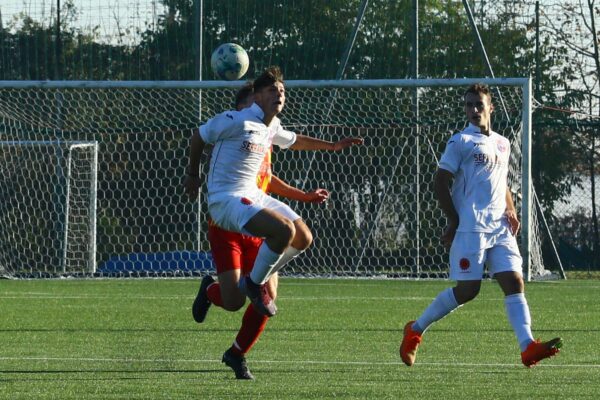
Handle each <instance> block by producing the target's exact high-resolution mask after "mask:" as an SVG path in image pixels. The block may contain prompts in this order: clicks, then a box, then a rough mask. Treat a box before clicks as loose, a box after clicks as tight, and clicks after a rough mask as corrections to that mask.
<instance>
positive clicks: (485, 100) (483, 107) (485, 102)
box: [464, 83, 494, 132]
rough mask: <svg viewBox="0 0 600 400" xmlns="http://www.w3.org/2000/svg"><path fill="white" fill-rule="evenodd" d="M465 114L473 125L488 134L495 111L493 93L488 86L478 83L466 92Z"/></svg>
mask: <svg viewBox="0 0 600 400" xmlns="http://www.w3.org/2000/svg"><path fill="white" fill-rule="evenodd" d="M464 99H465V113H466V114H467V119H468V120H469V122H470V123H472V124H473V125H475V126H477V127H479V128H480V129H481V130H482V131H484V132H487V131H488V130H489V129H490V126H491V115H492V112H493V111H494V105H493V104H492V92H491V91H490V88H489V87H488V86H487V85H484V84H482V83H476V84H474V85H471V86H469V88H468V89H467V90H466V92H465V97H464Z"/></svg>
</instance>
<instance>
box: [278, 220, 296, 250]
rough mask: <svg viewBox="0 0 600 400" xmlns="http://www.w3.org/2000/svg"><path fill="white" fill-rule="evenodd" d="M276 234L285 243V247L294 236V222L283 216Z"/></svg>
mask: <svg viewBox="0 0 600 400" xmlns="http://www.w3.org/2000/svg"><path fill="white" fill-rule="evenodd" d="M278 236H279V238H280V239H281V241H282V242H284V243H285V247H287V246H289V245H290V243H292V240H293V239H294V236H296V226H294V223H293V222H292V221H290V220H289V219H287V218H283V219H282V221H281V226H280V228H279V235H278Z"/></svg>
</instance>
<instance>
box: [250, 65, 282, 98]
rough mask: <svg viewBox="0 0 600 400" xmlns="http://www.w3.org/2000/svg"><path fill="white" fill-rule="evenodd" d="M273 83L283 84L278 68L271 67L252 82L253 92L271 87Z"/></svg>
mask: <svg viewBox="0 0 600 400" xmlns="http://www.w3.org/2000/svg"><path fill="white" fill-rule="evenodd" d="M275 82H281V83H283V73H282V72H281V69H279V67H278V66H276V65H272V66H270V67H268V68H267V69H265V70H264V72H263V73H262V74H261V75H260V76H259V77H258V78H256V80H255V81H254V92H255V93H256V92H258V91H260V90H261V89H263V88H266V87H268V86H271V85H273V84H274V83H275Z"/></svg>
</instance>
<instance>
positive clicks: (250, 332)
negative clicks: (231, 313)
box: [231, 303, 269, 355]
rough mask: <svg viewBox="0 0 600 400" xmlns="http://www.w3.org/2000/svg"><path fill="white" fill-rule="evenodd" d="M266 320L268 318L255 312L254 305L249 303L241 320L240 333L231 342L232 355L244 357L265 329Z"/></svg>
mask: <svg viewBox="0 0 600 400" xmlns="http://www.w3.org/2000/svg"><path fill="white" fill-rule="evenodd" d="M268 320H269V317H267V316H265V315H262V314H260V313H259V312H257V311H256V310H255V309H254V305H252V303H250V305H249V306H248V308H246V312H245V313H244V317H243V318H242V326H241V328H240V331H239V332H238V334H237V336H236V338H235V342H233V346H231V348H232V351H233V353H234V354H236V355H244V354H246V353H247V352H249V351H250V349H251V348H252V346H254V343H256V341H257V340H258V338H259V337H260V334H261V333H262V331H263V330H264V329H265V326H266V325H267V321H268Z"/></svg>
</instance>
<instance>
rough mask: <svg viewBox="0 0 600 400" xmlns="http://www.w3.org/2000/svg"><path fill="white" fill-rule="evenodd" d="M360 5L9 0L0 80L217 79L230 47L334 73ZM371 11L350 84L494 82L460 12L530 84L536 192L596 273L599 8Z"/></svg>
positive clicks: (523, 5)
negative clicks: (219, 57) (217, 66)
mask: <svg viewBox="0 0 600 400" xmlns="http://www.w3.org/2000/svg"><path fill="white" fill-rule="evenodd" d="M364 3H365V2H364V0H362V1H361V0H327V1H325V0H269V1H265V0H245V1H234V0H127V1H116V0H104V1H98V0H62V1H61V0H53V1H46V0H30V1H27V0H3V1H2V3H1V4H0V80H198V79H204V80H210V79H214V78H213V76H212V73H211V71H210V65H209V60H210V55H211V52H212V50H213V49H214V48H216V47H217V46H218V45H219V44H221V43H224V42H236V43H239V44H240V45H242V46H243V47H244V48H245V49H246V50H247V51H248V53H249V56H250V60H251V65H250V71H249V73H248V75H247V76H248V77H253V76H254V75H255V72H256V71H260V70H262V69H263V68H264V67H266V66H268V65H271V64H278V65H280V66H282V68H283V70H284V72H285V75H286V79H335V78H336V77H337V73H338V71H339V69H340V62H341V59H342V55H343V54H344V51H345V49H346V47H347V43H348V39H349V37H350V33H351V32H352V28H353V26H354V24H355V22H356V18H357V15H358V13H359V10H360V8H361V5H363V4H364ZM366 3H368V5H367V8H366V12H365V15H364V18H363V20H362V22H361V25H360V30H359V31H358V35H357V37H356V41H355V43H354V46H353V48H352V51H351V53H350V57H349V59H348V64H347V67H346V68H345V70H344V75H343V78H346V79H383V78H389V79H392V78H411V77H415V75H416V74H417V72H418V77H420V78H428V77H431V78H456V77H458V78H462V77H467V78H468V77H489V76H490V71H489V70H488V68H487V65H486V63H485V59H484V57H483V55H482V51H481V49H480V47H479V46H478V44H477V39H476V37H475V35H474V30H473V28H472V25H471V24H470V21H469V19H468V17H467V13H466V11H465V5H466V4H467V5H468V6H469V7H470V9H471V10H472V12H473V16H474V22H475V24H476V25H477V28H478V30H479V32H480V34H481V39H482V41H483V44H484V45H485V49H486V51H487V55H488V56H489V60H490V63H491V66H492V67H493V71H494V73H495V76H496V77H527V76H531V77H533V79H534V108H535V111H534V116H533V126H534V133H533V139H534V142H533V160H532V165H533V175H534V186H535V189H536V193H537V196H538V197H539V200H540V203H541V205H542V207H543V212H544V215H545V216H546V218H547V220H548V224H549V226H550V230H551V232H552V235H553V236H554V239H555V241H556V243H557V245H558V248H559V253H560V255H561V257H562V261H563V263H564V264H565V267H566V268H585V269H589V268H594V269H598V267H599V266H600V263H598V260H599V258H600V257H599V254H600V252H599V250H600V248H599V243H600V240H599V232H598V222H597V219H598V216H597V210H596V195H597V191H596V180H595V177H596V172H597V171H598V165H597V164H598V163H597V162H596V161H597V160H598V150H597V145H596V143H595V140H596V136H597V133H598V127H599V125H600V124H599V116H600V107H599V99H600V89H599V84H600V59H599V56H598V39H597V30H598V28H597V26H596V25H597V22H598V21H597V18H598V16H599V15H600V10H599V8H598V7H597V6H595V5H594V1H592V0H585V1H584V0H566V1H554V0H548V1H543V0H542V1H539V2H532V1H524V0H523V1H495V2H491V1H484V0H471V1H462V2H461V1H436V0H429V1H388V0H372V1H369V2H366ZM415 6H417V7H418V16H419V17H418V28H417V29H416V31H417V32H418V35H417V38H418V69H417V68H416V64H415V59H414V58H413V57H412V55H413V54H414V53H412V51H413V50H414V49H415V35H414V33H415V21H414V18H413V16H414V15H415V12H414V7H415ZM548 246H549V243H548V242H546V250H549V248H548ZM547 257H548V258H549V259H548V261H547V262H549V263H550V264H554V261H553V260H552V259H551V258H552V254H551V253H550V252H549V251H548V255H547Z"/></svg>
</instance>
